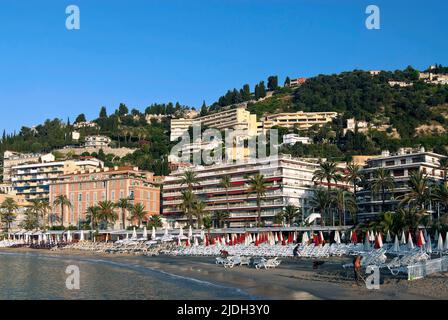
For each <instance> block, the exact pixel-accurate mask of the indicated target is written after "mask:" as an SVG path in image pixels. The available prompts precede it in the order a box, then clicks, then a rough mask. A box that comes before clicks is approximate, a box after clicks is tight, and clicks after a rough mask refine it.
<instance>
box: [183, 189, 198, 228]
mask: <svg viewBox="0 0 448 320" xmlns="http://www.w3.org/2000/svg"><path fill="white" fill-rule="evenodd" d="M181 194H182V203H181V204H180V207H181V209H182V211H183V212H184V214H185V215H186V216H187V218H188V222H189V224H190V226H193V205H194V203H195V202H196V196H195V194H194V193H193V191H191V190H189V189H187V190H182V192H181Z"/></svg>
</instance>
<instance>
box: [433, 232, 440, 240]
mask: <svg viewBox="0 0 448 320" xmlns="http://www.w3.org/2000/svg"><path fill="white" fill-rule="evenodd" d="M434 239H439V230H436V233H435V235H434Z"/></svg>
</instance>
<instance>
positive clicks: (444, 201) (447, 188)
mask: <svg viewBox="0 0 448 320" xmlns="http://www.w3.org/2000/svg"><path fill="white" fill-rule="evenodd" d="M433 196H434V200H435V201H437V202H438V203H439V204H441V205H442V206H443V207H444V208H445V214H448V185H447V184H446V183H441V184H439V185H437V186H436V188H435V189H434V195H433Z"/></svg>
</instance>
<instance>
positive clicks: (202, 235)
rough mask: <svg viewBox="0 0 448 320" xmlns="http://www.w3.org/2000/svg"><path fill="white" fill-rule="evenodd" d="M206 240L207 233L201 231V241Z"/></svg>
mask: <svg viewBox="0 0 448 320" xmlns="http://www.w3.org/2000/svg"><path fill="white" fill-rule="evenodd" d="M204 238H205V231H204V229H202V230H201V240H204Z"/></svg>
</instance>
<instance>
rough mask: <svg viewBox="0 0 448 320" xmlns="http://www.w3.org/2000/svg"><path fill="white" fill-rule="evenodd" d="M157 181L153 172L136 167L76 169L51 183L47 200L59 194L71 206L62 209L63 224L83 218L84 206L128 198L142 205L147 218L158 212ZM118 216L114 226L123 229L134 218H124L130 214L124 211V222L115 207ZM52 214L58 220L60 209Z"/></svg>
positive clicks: (131, 222) (51, 199) (130, 223)
mask: <svg viewBox="0 0 448 320" xmlns="http://www.w3.org/2000/svg"><path fill="white" fill-rule="evenodd" d="M159 185H160V180H159V179H158V177H155V176H154V175H153V173H152V172H148V171H140V170H139V169H138V168H136V167H114V168H103V169H90V170H81V171H76V172H73V173H70V174H65V175H61V176H60V177H59V178H58V179H57V180H55V181H53V182H52V183H51V185H50V195H49V198H50V202H51V203H52V202H53V201H54V200H55V199H56V197H57V196H58V195H65V196H67V198H68V199H69V200H70V203H71V207H70V208H65V210H64V219H63V220H64V221H63V224H64V225H65V226H68V225H75V226H76V225H78V224H79V223H80V222H82V221H85V220H86V211H87V208H89V207H91V206H95V205H97V204H98V203H99V202H100V201H112V202H114V203H116V202H118V201H119V200H120V199H124V198H128V199H129V200H130V202H131V204H133V205H135V204H137V203H140V204H142V205H143V206H144V207H145V212H146V219H148V218H149V217H150V216H152V215H158V214H160V187H159ZM115 210H116V213H117V215H118V217H119V219H118V220H117V221H116V223H115V225H114V229H124V228H126V227H127V226H129V225H134V224H137V222H136V221H129V220H127V219H128V218H129V217H130V213H129V212H128V210H126V216H127V217H126V219H125V221H123V219H122V214H121V212H122V211H121V209H119V208H117V209H115ZM53 211H54V214H55V215H56V216H57V217H58V219H57V220H59V221H60V219H61V208H60V207H54V208H53Z"/></svg>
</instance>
